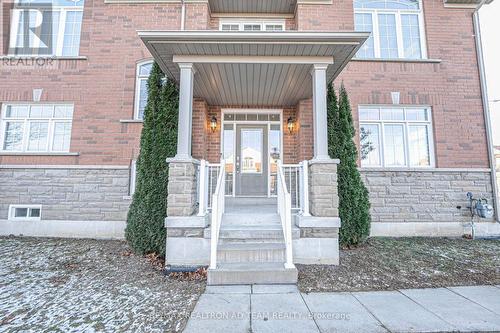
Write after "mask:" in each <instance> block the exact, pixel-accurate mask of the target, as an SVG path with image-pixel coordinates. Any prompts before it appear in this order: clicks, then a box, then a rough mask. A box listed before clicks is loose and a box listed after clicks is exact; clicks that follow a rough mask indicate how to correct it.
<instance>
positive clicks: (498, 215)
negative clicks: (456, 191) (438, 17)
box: [472, 0, 500, 223]
mask: <svg viewBox="0 0 500 333" xmlns="http://www.w3.org/2000/svg"><path fill="white" fill-rule="evenodd" d="M485 3H486V0H481V2H480V3H479V5H478V6H477V8H476V9H475V10H474V14H473V15H472V17H473V21H474V37H475V41H476V54H477V62H478V65H479V79H480V81H481V97H482V101H483V108H484V112H483V114H484V122H485V126H486V140H487V144H488V155H489V160H490V169H491V188H492V190H493V203H494V204H493V205H494V207H495V220H496V221H497V222H499V223H500V212H499V210H500V207H499V206H500V205H499V200H498V186H497V177H496V160H495V151H494V149H493V135H492V131H491V116H490V105H489V100H488V91H487V84H486V71H485V66H484V57H483V44H482V41H481V26H480V24H479V9H481V7H482V6H483V5H484V4H485Z"/></svg>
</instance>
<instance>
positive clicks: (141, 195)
mask: <svg viewBox="0 0 500 333" xmlns="http://www.w3.org/2000/svg"><path fill="white" fill-rule="evenodd" d="M147 85H148V102H147V105H146V109H145V111H144V125H143V128H142V133H141V150H140V153H139V158H138V159H137V165H136V170H137V173H136V189H135V192H134V196H133V199H132V204H131V206H130V210H129V212H128V216H127V227H126V229H125V237H126V239H127V241H128V243H129V244H130V246H131V247H132V249H133V250H134V252H136V253H139V254H146V253H157V254H159V255H161V256H164V255H165V239H166V234H165V227H164V220H165V217H166V215H167V214H166V212H167V195H168V191H167V188H168V165H167V163H166V158H167V157H172V156H174V155H175V153H176V147H177V126H178V124H177V118H178V113H179V92H178V89H177V87H176V86H175V84H174V83H173V82H170V81H169V80H165V75H164V74H163V73H162V71H161V69H160V67H159V66H158V64H156V63H154V64H153V68H152V70H151V74H150V76H149V79H148V83H147Z"/></svg>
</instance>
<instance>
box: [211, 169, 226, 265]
mask: <svg viewBox="0 0 500 333" xmlns="http://www.w3.org/2000/svg"><path fill="white" fill-rule="evenodd" d="M225 189H226V170H225V166H224V161H221V163H220V168H219V176H218V177H217V186H216V187H215V191H214V194H212V217H211V223H210V237H211V238H210V268H211V269H215V268H216V267H217V244H218V242H219V230H220V225H221V222H222V215H223V214H224V207H225V201H226V200H225V198H226V195H225Z"/></svg>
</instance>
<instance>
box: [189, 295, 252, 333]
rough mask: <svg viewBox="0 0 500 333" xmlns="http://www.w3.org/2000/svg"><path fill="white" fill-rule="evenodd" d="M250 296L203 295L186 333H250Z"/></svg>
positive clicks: (192, 314)
mask: <svg viewBox="0 0 500 333" xmlns="http://www.w3.org/2000/svg"><path fill="white" fill-rule="evenodd" d="M249 313H250V295H249V294H203V295H201V297H200V299H199V300H198V303H197V304H196V307H195V308H194V310H193V313H191V318H190V319H189V321H188V323H187V325H186V329H185V330H184V332H185V333H205V332H217V333H225V332H228V333H229V332H231V333H247V332H250V316H249V315H248V314H249Z"/></svg>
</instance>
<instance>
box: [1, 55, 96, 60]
mask: <svg viewBox="0 0 500 333" xmlns="http://www.w3.org/2000/svg"><path fill="white" fill-rule="evenodd" d="M2 59H7V60H30V59H52V60H88V58H87V57H86V56H36V55H32V56H29V55H26V56H9V55H4V56H0V60H2Z"/></svg>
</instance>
